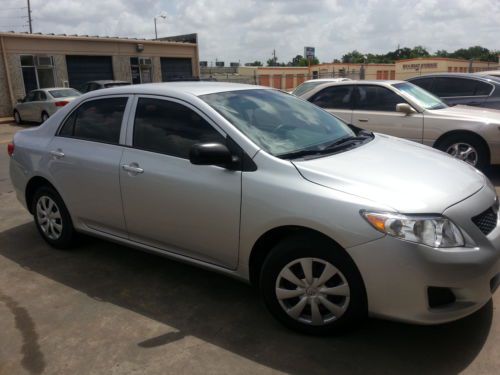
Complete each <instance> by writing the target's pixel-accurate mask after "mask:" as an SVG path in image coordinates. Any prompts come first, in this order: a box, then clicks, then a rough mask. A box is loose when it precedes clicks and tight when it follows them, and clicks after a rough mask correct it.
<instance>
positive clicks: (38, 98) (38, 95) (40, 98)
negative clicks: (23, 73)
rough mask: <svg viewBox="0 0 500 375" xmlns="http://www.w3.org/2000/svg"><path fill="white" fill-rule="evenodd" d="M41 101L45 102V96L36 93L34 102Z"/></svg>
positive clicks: (39, 92)
mask: <svg viewBox="0 0 500 375" xmlns="http://www.w3.org/2000/svg"><path fill="white" fill-rule="evenodd" d="M43 100H47V95H45V93H44V92H43V91H36V92H35V99H34V101H36V102H39V101H43Z"/></svg>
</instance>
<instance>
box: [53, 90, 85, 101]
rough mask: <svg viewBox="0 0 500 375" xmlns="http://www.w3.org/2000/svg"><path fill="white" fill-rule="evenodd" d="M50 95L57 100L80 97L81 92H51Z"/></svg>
mask: <svg viewBox="0 0 500 375" xmlns="http://www.w3.org/2000/svg"><path fill="white" fill-rule="evenodd" d="M49 94H50V95H51V96H52V97H53V98H56V99H59V98H69V97H72V96H80V95H82V94H80V92H79V91H76V90H74V89H60V90H49Z"/></svg>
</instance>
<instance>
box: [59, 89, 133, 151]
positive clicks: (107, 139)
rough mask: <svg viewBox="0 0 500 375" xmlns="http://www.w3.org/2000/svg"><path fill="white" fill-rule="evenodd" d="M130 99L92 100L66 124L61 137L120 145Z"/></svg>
mask: <svg viewBox="0 0 500 375" xmlns="http://www.w3.org/2000/svg"><path fill="white" fill-rule="evenodd" d="M127 100H128V98H105V99H97V100H91V101H87V102H85V103H83V104H82V105H81V106H80V107H78V108H77V109H76V110H75V111H74V112H73V113H72V114H71V115H70V116H69V117H68V118H67V119H66V121H65V122H64V124H63V126H62V128H61V130H60V131H59V135H60V136H63V137H71V138H78V139H84V140H88V141H96V142H104V143H116V144H117V143H119V140H120V131H121V126H122V118H123V112H124V111H125V106H126V105H127Z"/></svg>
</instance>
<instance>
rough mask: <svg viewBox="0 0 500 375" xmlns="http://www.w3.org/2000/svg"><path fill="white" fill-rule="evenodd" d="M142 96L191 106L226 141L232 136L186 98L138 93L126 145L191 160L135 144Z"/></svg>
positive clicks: (135, 96)
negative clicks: (137, 117)
mask: <svg viewBox="0 0 500 375" xmlns="http://www.w3.org/2000/svg"><path fill="white" fill-rule="evenodd" d="M142 98H145V99H157V100H163V101H167V102H173V103H177V104H180V105H182V106H184V107H186V108H189V109H190V110H192V111H193V112H195V113H196V114H197V115H199V116H200V117H201V118H202V119H204V120H205V121H206V122H207V123H208V124H209V125H210V126H212V128H214V129H215V130H216V131H217V132H218V133H219V134H220V135H221V136H222V137H223V138H224V139H225V140H226V142H227V140H228V139H230V138H231V137H230V136H229V135H228V134H227V133H226V132H225V131H224V130H223V129H222V128H221V127H220V126H219V125H218V124H217V123H216V122H215V121H214V120H213V119H212V118H210V116H208V115H207V114H206V113H205V112H203V111H202V110H200V109H199V108H198V107H196V106H194V105H193V104H191V103H189V102H187V101H184V100H182V99H179V98H174V97H171V96H163V95H154V94H136V95H134V98H133V100H132V102H133V103H132V105H131V107H132V108H131V110H130V114H129V117H128V122H127V129H126V135H125V142H124V143H125V146H126V147H129V148H132V149H134V150H141V151H146V152H152V153H154V154H157V155H164V156H168V157H172V158H178V159H182V160H189V159H186V158H182V157H179V156H176V155H172V154H167V153H164V152H158V151H155V150H149V149H144V148H140V147H136V146H134V143H133V141H134V123H135V114H136V112H137V105H138V103H139V99H142ZM239 147H240V148H241V146H239Z"/></svg>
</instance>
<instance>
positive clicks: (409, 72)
mask: <svg viewBox="0 0 500 375" xmlns="http://www.w3.org/2000/svg"><path fill="white" fill-rule="evenodd" d="M395 66H396V79H401V80H405V79H408V78H411V77H415V76H419V75H424V74H431V73H448V72H451V73H468V72H469V69H470V68H472V71H473V72H476V71H481V70H487V69H488V67H490V66H496V63H492V62H487V61H473V62H472V64H471V62H470V61H469V60H460V59H449V58H441V57H433V58H422V59H407V60H399V61H396V63H395Z"/></svg>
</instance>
